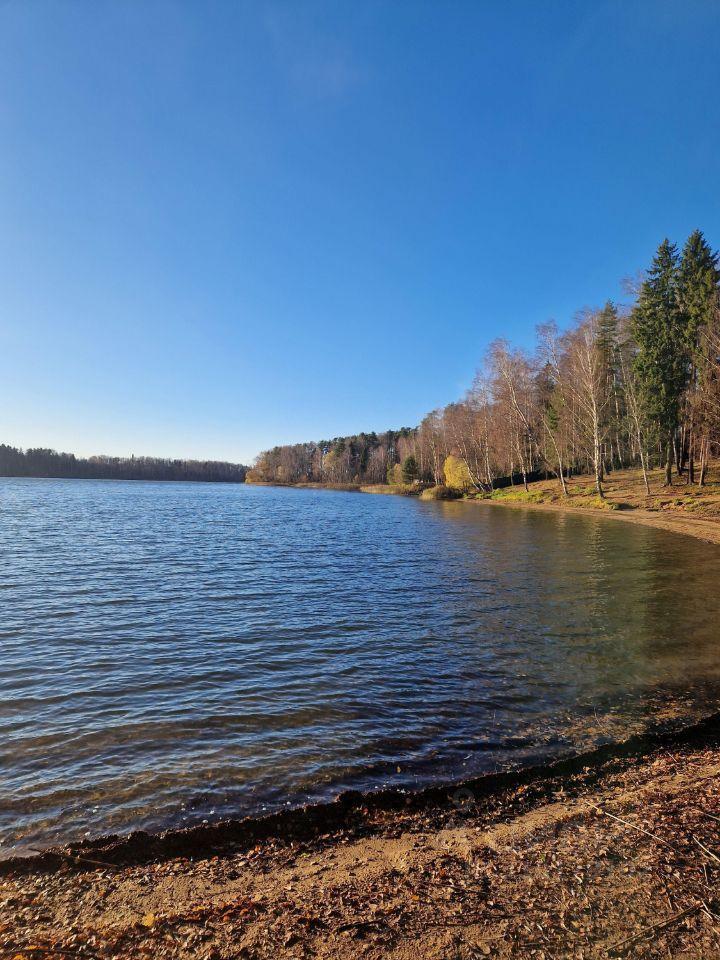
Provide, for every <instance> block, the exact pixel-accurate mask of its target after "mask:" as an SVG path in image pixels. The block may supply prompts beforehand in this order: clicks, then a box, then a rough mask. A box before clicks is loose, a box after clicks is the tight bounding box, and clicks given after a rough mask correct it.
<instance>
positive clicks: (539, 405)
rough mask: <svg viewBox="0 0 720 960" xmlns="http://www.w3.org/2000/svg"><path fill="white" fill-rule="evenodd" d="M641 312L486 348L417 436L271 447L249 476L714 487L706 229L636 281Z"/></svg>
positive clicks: (458, 485) (658, 258) (614, 308)
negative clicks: (610, 477)
mask: <svg viewBox="0 0 720 960" xmlns="http://www.w3.org/2000/svg"><path fill="white" fill-rule="evenodd" d="M626 287H627V289H628V293H629V294H630V295H631V302H630V304H629V305H626V306H618V305H616V304H615V303H613V302H611V301H608V302H607V303H605V304H604V306H601V307H598V308H585V309H583V310H581V311H580V312H579V313H578V314H577V316H576V317H575V318H574V321H573V323H572V324H571V325H570V326H569V327H568V328H567V329H560V328H559V327H558V325H557V324H556V323H554V322H548V323H544V324H542V325H540V326H539V327H538V328H537V331H536V342H535V347H534V349H533V350H527V349H522V348H520V347H517V346H513V345H512V344H510V343H508V342H507V341H506V340H504V339H497V340H495V341H494V342H493V343H492V344H491V345H490V347H489V349H488V352H487V355H486V356H485V357H484V359H483V362H482V363H481V365H480V367H479V369H478V371H477V373H476V376H475V379H474V381H473V383H472V385H471V387H470V388H469V390H468V391H467V393H466V394H465V396H464V397H462V399H460V400H458V401H456V402H454V403H450V404H449V405H448V406H446V407H444V408H442V409H439V410H433V411H432V412H430V413H428V414H427V416H426V417H425V418H424V419H423V421H422V422H421V423H420V424H419V425H418V426H417V427H413V428H404V429H402V430H399V431H391V430H389V431H387V432H385V433H380V434H376V433H361V434H358V435H356V436H348V437H336V438H335V439H333V440H327V441H321V442H319V443H303V444H295V445H289V446H278V447H274V448H273V449H272V450H267V451H264V452H263V453H261V454H260V456H259V457H258V458H257V460H256V462H255V464H254V466H253V467H252V469H251V470H250V471H249V472H248V480H250V481H265V482H270V483H291V484H292V483H301V482H320V483H333V484H344V483H347V484H349V483H367V484H377V483H384V482H388V483H398V484H400V483H404V484H408V483H417V482H424V483H427V484H434V485H437V486H441V485H447V486H449V487H452V488H455V489H456V490H461V491H465V492H469V491H472V490H476V491H490V490H492V489H494V488H495V487H496V486H504V485H505V484H506V483H507V482H509V481H510V480H513V481H514V480H516V481H517V482H518V483H524V485H525V487H527V484H528V482H529V481H530V480H531V479H532V478H534V477H535V476H537V474H538V472H542V473H543V474H544V475H551V476H554V477H556V478H557V481H558V484H559V486H560V487H561V489H562V492H563V493H565V492H566V484H565V481H566V479H567V478H568V477H570V476H571V475H573V474H578V473H587V474H590V475H591V476H592V477H593V481H594V485H595V488H596V491H597V494H598V496H600V497H603V495H604V493H603V481H604V478H605V477H606V475H607V474H608V473H610V472H611V471H613V470H616V469H622V468H627V467H631V466H634V467H637V468H638V470H639V472H640V474H641V476H642V481H641V482H644V484H645V487H646V489H647V490H648V492H649V486H648V479H647V474H648V471H649V470H650V469H651V468H654V467H657V466H662V467H663V468H664V476H665V483H666V484H667V485H670V484H672V483H673V482H674V479H675V480H680V481H681V482H683V483H688V484H692V483H697V484H699V485H703V484H704V483H705V480H706V472H707V464H708V460H709V459H710V457H711V456H715V455H717V454H718V448H719V447H720V269H719V268H718V254H717V253H716V252H715V251H713V249H712V248H711V246H710V245H709V244H708V242H707V240H706V239H705V237H704V235H703V234H702V232H700V231H699V230H696V231H695V232H694V233H692V234H691V236H690V237H689V238H688V239H687V241H686V243H685V244H684V246H683V248H682V250H679V249H678V247H677V246H676V245H675V244H674V243H672V242H670V240H667V239H666V240H663V241H662V243H661V244H660V246H659V247H658V249H657V252H656V254H655V257H654V258H653V261H652V263H651V264H650V265H649V267H648V269H647V270H646V271H644V272H643V273H642V274H641V275H640V276H639V277H638V278H637V279H636V280H634V281H632V282H630V281H626Z"/></svg>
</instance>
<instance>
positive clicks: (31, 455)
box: [0, 444, 246, 483]
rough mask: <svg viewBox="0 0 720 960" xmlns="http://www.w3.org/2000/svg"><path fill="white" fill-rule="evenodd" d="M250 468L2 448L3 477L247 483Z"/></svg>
mask: <svg viewBox="0 0 720 960" xmlns="http://www.w3.org/2000/svg"><path fill="white" fill-rule="evenodd" d="M245 470H246V468H245V467H244V466H242V464H239V463H225V462H223V461H215V460H169V459H163V458H161V457H107V456H96V457H88V458H83V457H76V456H75V455H74V454H72V453H58V452H57V451H55V450H46V449H42V448H35V449H30V450H20V449H18V448H17V447H11V446H8V445H7V444H0V476H3V477H59V478H68V479H70V478H72V479H82V480H192V481H206V482H219V483H243V482H244V480H245Z"/></svg>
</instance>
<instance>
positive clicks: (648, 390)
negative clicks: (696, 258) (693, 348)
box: [632, 239, 689, 485]
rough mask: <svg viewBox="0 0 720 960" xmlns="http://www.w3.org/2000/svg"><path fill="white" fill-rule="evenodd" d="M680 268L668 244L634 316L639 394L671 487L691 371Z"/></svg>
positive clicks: (662, 246) (655, 263)
mask: <svg viewBox="0 0 720 960" xmlns="http://www.w3.org/2000/svg"><path fill="white" fill-rule="evenodd" d="M678 267H679V263H678V252H677V247H676V246H675V244H673V243H670V241H669V240H667V239H665V240H663V242H662V243H661V244H660V246H659V247H658V250H657V253H656V254H655V258H654V260H653V262H652V265H651V267H650V269H649V271H648V274H647V277H646V279H645V282H644V283H643V285H642V287H641V289H640V295H639V297H638V302H637V305H636V307H635V309H634V310H633V315H632V327H633V334H634V336H635V340H636V342H637V346H638V352H637V356H636V358H635V369H636V372H637V376H638V384H639V387H640V395H641V399H642V403H643V406H644V408H645V412H646V414H647V417H648V419H649V420H651V421H652V422H653V423H654V424H655V425H656V427H657V429H658V431H659V434H660V438H661V440H662V442H663V443H664V444H665V451H666V457H665V483H666V484H667V485H669V484H671V483H672V462H673V452H674V442H675V432H676V430H677V428H678V423H679V420H680V405H681V402H682V397H683V393H684V391H685V389H686V387H687V382H688V371H689V363H688V361H689V344H688V341H689V337H688V324H687V317H686V314H685V311H684V310H683V308H682V303H681V298H680V283H679V269H678Z"/></svg>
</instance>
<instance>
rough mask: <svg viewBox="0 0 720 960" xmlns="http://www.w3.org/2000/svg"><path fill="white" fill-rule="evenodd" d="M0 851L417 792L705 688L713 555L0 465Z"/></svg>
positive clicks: (713, 646) (712, 674) (666, 713)
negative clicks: (13, 471) (359, 793)
mask: <svg viewBox="0 0 720 960" xmlns="http://www.w3.org/2000/svg"><path fill="white" fill-rule="evenodd" d="M0 556H1V557H2V565H1V568H0V663H1V665H2V666H1V669H0V841H1V843H0V856H8V855H10V854H11V853H16V852H22V853H26V852H29V851H30V850H31V849H33V848H38V847H42V846H45V845H47V844H49V843H55V842H58V841H67V840H71V839H79V838H82V837H85V836H96V835H99V834H102V833H107V832H128V831H130V830H132V829H135V828H140V827H142V828H145V829H150V830H157V829H161V828H164V827H168V826H182V825H190V824H192V823H197V822H201V821H203V820H205V819H207V820H210V821H212V820H217V819H220V818H222V817H226V816H237V815H244V814H248V813H259V812H266V811H268V810H273V809H278V808H279V807H281V806H282V805H284V804H297V803H300V802H304V801H307V800H321V799H327V798H329V797H332V796H333V795H335V794H336V793H337V792H339V791H340V790H343V789H346V788H350V787H352V788H359V789H374V788H379V787H382V786H386V785H390V786H395V787H404V788H417V787H419V786H423V785H425V784H428V783H431V782H434V781H437V780H439V779H443V778H448V777H452V778H457V777H464V776H470V775H473V774H477V773H480V772H483V771H490V770H494V769H497V768H501V767H510V766H514V765H518V764H523V763H527V762H529V761H531V760H536V759H538V758H541V757H546V756H555V755H558V754H562V753H565V752H568V751H571V750H579V749H583V748H587V747H589V746H591V745H593V744H596V743H600V742H604V741H606V740H610V739H616V738H622V737H625V736H627V735H628V734H630V733H633V732H637V731H639V730H642V729H644V728H645V727H646V726H647V725H648V724H651V723H654V722H656V721H658V720H663V719H667V718H690V717H695V716H698V715H699V714H702V713H707V712H710V711H711V710H714V709H715V708H716V707H717V706H718V703H719V702H720V697H719V696H718V691H719V690H720V682H719V681H720V655H719V653H718V639H719V638H718V634H719V633H720V627H719V626H718V625H719V624H720V589H718V584H720V550H718V549H717V548H716V547H713V546H711V545H708V544H705V543H702V542H700V541H695V540H692V539H690V538H686V537H682V536H678V535H674V534H670V533H667V532H663V531H658V530H653V529H649V528H647V527H641V526H635V525H633V524H628V523H618V522H617V521H613V520H612V519H609V518H606V517H603V516H598V517H597V518H595V517H586V516H563V515H558V514H549V513H541V512H532V511H529V510H521V509H502V508H494V507H490V506H487V505H482V504H473V503H432V502H430V503H425V502H420V501H418V500H415V499H408V498H402V497H386V496H366V495H362V494H353V493H341V492H332V491H315V490H293V489H282V488H270V487H252V486H235V485H221V484H185V483H166V484H164V483H132V482H102V481H98V482H95V481H72V480H14V479H6V480H0Z"/></svg>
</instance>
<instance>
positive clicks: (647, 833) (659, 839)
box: [590, 803, 683, 857]
mask: <svg viewBox="0 0 720 960" xmlns="http://www.w3.org/2000/svg"><path fill="white" fill-rule="evenodd" d="M590 806H591V807H592V808H593V810H597V812H598V813H602V814H604V815H605V816H606V817H610V819H611V820H617V822H618V823H622V824H624V825H625V826H626V827H630V828H631V829H632V830H637V831H638V833H644V834H645V836H646V837H650V839H651V840H655V841H656V842H657V843H661V844H662V845H663V846H665V847H669V848H670V849H671V850H672V851H673V852H674V853H677V854H679V855H680V856H681V857H682V856H683V852H682V851H681V850H679V849H678V848H677V847H676V846H675V845H674V844H673V843H670V842H669V841H668V840H663V838H662V837H659V836H658V835H657V834H656V833H650V831H649V830H644V829H643V828H642V827H639V826H638V825H637V824H636V823H631V822H630V821H629V820H623V818H622V817H616V816H615V814H614V813H608V811H607V810H603V808H602V807H598V806H596V805H595V804H594V803H593V804H590Z"/></svg>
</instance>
